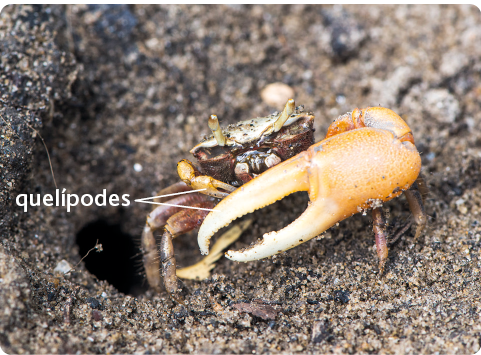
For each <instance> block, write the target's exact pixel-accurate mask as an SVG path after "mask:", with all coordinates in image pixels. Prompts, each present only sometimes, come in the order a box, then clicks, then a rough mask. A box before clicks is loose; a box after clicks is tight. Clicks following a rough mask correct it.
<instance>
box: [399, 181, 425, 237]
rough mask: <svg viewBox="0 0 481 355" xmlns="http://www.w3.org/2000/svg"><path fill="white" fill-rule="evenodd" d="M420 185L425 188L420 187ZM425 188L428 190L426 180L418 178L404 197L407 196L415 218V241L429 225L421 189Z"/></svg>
mask: <svg viewBox="0 0 481 355" xmlns="http://www.w3.org/2000/svg"><path fill="white" fill-rule="evenodd" d="M420 185H421V186H423V187H420ZM423 188H424V189H426V190H427V188H426V185H425V184H424V179H423V178H422V177H418V179H417V180H416V181H415V182H414V184H412V186H411V187H410V188H409V190H407V191H404V195H405V196H406V200H407V201H408V204H409V209H410V210H411V213H412V214H413V216H414V223H415V224H416V226H417V228H416V234H415V235H414V240H416V239H417V238H418V237H419V236H420V235H421V232H422V231H423V229H424V227H425V226H426V223H427V214H426V212H425V211H424V204H423V202H424V201H423V196H422V193H421V191H422V190H421V189H423ZM420 190H421V191H420Z"/></svg>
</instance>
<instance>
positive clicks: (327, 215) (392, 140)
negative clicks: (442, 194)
mask: <svg viewBox="0 0 481 355" xmlns="http://www.w3.org/2000/svg"><path fill="white" fill-rule="evenodd" d="M420 171H421V157H420V155H419V152H418V151H417V149H416V146H415V144H414V137H413V134H412V131H411V129H410V128H409V126H408V125H407V124H406V122H404V120H403V119H402V118H401V117H399V116H398V115H397V114H396V113H394V112H393V111H391V110H390V109H387V108H383V107H368V108H365V109H362V110H361V109H355V110H354V111H353V112H349V113H347V114H345V115H342V116H340V117H339V118H338V119H337V120H335V121H334V122H333V123H332V124H331V125H330V127H329V129H328V132H327V135H326V138H325V139H324V140H322V141H320V142H318V143H316V144H314V145H312V146H311V147H309V148H308V149H307V150H306V151H303V152H301V153H299V154H297V155H296V156H294V157H292V158H291V159H288V160H286V161H284V162H282V163H280V164H278V165H276V166H275V167H273V168H271V169H269V170H268V171H266V172H265V173H263V174H261V175H260V176H258V177H256V178H255V179H253V180H251V181H249V182H248V183H246V184H245V185H244V186H242V188H239V189H237V190H236V191H234V192H232V193H231V194H229V196H228V197H226V198H225V199H223V200H222V201H221V202H220V203H219V204H218V205H217V206H216V207H215V208H214V211H213V212H210V213H209V214H208V215H207V217H206V218H205V219H204V222H203V223H202V225H201V227H200V229H199V233H198V244H199V247H200V250H201V253H202V254H208V253H209V244H210V239H211V237H212V235H213V234H214V233H215V232H217V231H218V230H219V229H220V228H222V227H224V226H226V225H228V224H230V223H231V222H232V221H234V220H235V219H236V218H239V217H241V216H243V215H246V214H248V213H250V212H253V211H255V210H257V209H260V208H262V207H264V206H266V205H269V204H271V203H274V202H275V201H277V200H280V199H282V198H283V197H284V196H286V195H289V194H291V193H294V192H297V191H307V192H308V193H309V199H310V202H309V205H308V207H307V209H306V210H305V211H304V212H303V213H302V215H301V216H300V217H299V218H298V219H296V220H295V221H294V222H292V223H291V224H289V225H288V226H287V227H285V228H283V229H281V230H280V231H277V232H270V233H266V234H264V236H263V239H261V240H259V241H258V242H256V243H254V244H253V245H251V246H250V247H248V248H246V249H243V250H239V251H231V250H229V251H227V252H226V257H227V258H229V259H231V260H234V261H238V262H247V261H251V260H258V259H263V258H267V257H270V256H272V255H275V254H277V253H280V252H283V251H285V250H288V249H291V248H293V247H295V246H297V245H299V244H301V243H305V242H307V241H308V240H310V239H312V238H314V237H317V236H320V235H321V234H322V233H323V232H324V231H326V230H327V229H329V228H330V227H332V226H333V225H334V224H336V223H338V222H339V221H342V220H344V219H346V218H348V217H350V216H352V215H354V214H356V213H358V212H362V211H364V212H365V211H366V210H369V209H370V210H372V217H373V229H374V235H375V242H376V250H377V255H378V258H379V268H380V274H381V275H382V273H383V270H384V265H385V263H386V260H387V256H388V248H387V228H386V219H385V217H384V213H383V210H382V205H383V203H384V202H387V201H389V200H392V199H394V198H396V197H398V196H399V195H401V194H402V193H404V195H405V197H406V199H407V201H408V204H409V208H410V210H411V212H412V214H413V216H414V223H415V225H416V232H415V239H416V238H418V237H419V235H420V233H421V232H422V230H423V229H424V227H425V225H426V221H427V218H426V213H425V211H424V201H423V196H424V195H425V194H426V193H427V188H426V185H425V183H424V179H423V178H422V176H421V175H420ZM219 211H221V213H219Z"/></svg>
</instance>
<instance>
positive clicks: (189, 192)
mask: <svg viewBox="0 0 481 355" xmlns="http://www.w3.org/2000/svg"><path fill="white" fill-rule="evenodd" d="M204 190H207V189H199V190H191V191H183V192H176V193H175V194H168V195H160V196H154V197H145V198H138V199H137V200H134V201H135V202H144V201H146V200H152V199H154V198H161V197H169V196H177V195H184V194H191V193H193V192H197V191H204Z"/></svg>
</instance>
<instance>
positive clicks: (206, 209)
mask: <svg viewBox="0 0 481 355" xmlns="http://www.w3.org/2000/svg"><path fill="white" fill-rule="evenodd" d="M134 201H135V202H142V203H150V204H151V205H164V206H172V207H182V208H190V209H193V210H203V211H215V210H211V209H209V208H200V207H192V206H183V205H174V204H172V203H160V202H150V201H140V200H134ZM215 212H217V211H215Z"/></svg>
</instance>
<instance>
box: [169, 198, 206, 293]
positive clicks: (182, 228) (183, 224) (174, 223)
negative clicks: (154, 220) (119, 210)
mask: <svg viewBox="0 0 481 355" xmlns="http://www.w3.org/2000/svg"><path fill="white" fill-rule="evenodd" d="M193 206H195V207H201V208H209V209H211V208H213V207H214V201H213V200H212V201H204V202H200V203H197V204H194V205H193ZM207 213H208V211H204V210H193V209H189V210H183V211H181V212H178V213H176V214H175V215H173V216H172V217H170V218H169V219H168V220H167V223H166V225H165V231H164V234H163V235H162V239H161V241H160V262H161V264H162V276H163V277H164V286H165V288H166V290H167V291H168V292H169V293H170V294H172V295H175V294H177V293H178V292H180V291H181V289H180V287H179V286H178V285H179V282H178V279H177V275H176V261H175V255H174V245H173V244H172V239H173V238H175V237H177V236H179V235H181V234H184V233H187V232H189V231H191V230H193V229H195V228H197V227H198V226H199V224H200V223H201V222H202V221H203V220H204V218H205V216H206V215H207Z"/></svg>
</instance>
